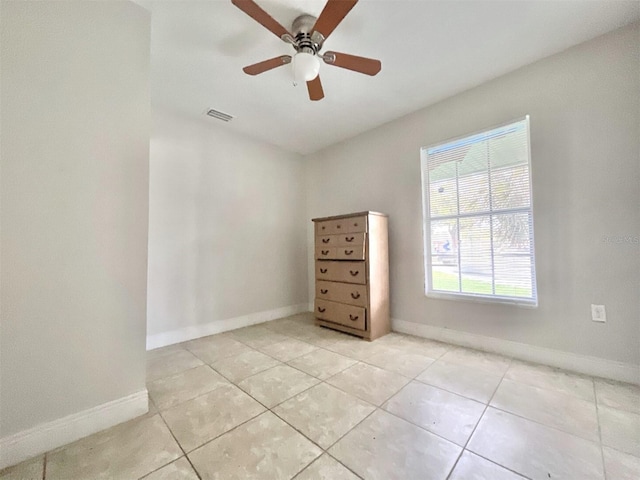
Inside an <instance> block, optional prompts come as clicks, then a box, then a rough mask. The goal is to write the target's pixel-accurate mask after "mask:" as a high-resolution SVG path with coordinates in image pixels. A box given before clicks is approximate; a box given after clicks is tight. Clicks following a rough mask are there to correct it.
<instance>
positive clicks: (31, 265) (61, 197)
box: [0, 1, 150, 468]
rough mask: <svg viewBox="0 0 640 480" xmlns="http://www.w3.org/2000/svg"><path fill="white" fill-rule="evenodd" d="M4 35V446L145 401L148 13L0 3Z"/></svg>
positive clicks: (121, 6) (108, 5)
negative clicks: (7, 440)
mask: <svg viewBox="0 0 640 480" xmlns="http://www.w3.org/2000/svg"><path fill="white" fill-rule="evenodd" d="M1 30H2V36H1V43H2V46H1V48H2V50H1V56H2V95H1V102H2V104H1V105H2V106H1V108H2V131H1V135H2V180H1V187H2V197H1V199H2V214H1V222H2V223H1V228H2V234H1V242H2V257H1V260H2V274H1V282H2V291H1V297H0V298H1V302H2V321H1V328H2V331H1V336H0V350H1V360H2V363H1V365H0V387H1V391H0V405H1V406H2V407H1V409H0V439H1V437H7V436H10V435H12V434H16V433H17V432H22V431H25V430H28V429H31V428H32V427H36V426H38V425H40V424H43V423H46V422H49V421H53V420H57V419H60V418H61V417H64V416H67V415H73V414H76V413H78V412H81V411H85V410H87V409H90V408H93V407H96V406H99V405H103V404H105V403H107V402H111V401H114V400H118V399H121V398H123V397H127V396H129V395H130V394H135V393H141V396H140V398H142V400H143V401H145V400H146V390H145V357H144V355H145V317H146V274H147V215H148V159H149V152H148V149H149V143H148V142H149V140H148V139H149V123H150V122H149V117H150V112H149V110H150V107H149V85H148V83H149V38H150V18H149V14H148V13H147V12H146V11H145V10H143V9H142V8H140V7H138V6H136V5H134V4H131V3H129V2H82V1H78V2H4V1H3V2H2V19H1ZM85 426H86V425H85ZM104 426H105V425H104V424H103V425H102V427H103V428H104ZM54 433H56V434H57V433H59V432H54ZM85 434H86V431H85ZM21 438H22V437H21ZM40 440H42V439H41V438H40V439H39V440H38V441H40ZM49 440H52V438H49ZM59 440H60V439H59ZM61 440H63V443H64V439H61ZM53 441H54V443H55V438H53ZM45 443H46V442H45ZM12 445H13V444H12ZM42 445H44V444H42ZM32 446H33V445H32ZM0 447H3V444H2V443H0ZM13 447H16V446H15V445H13ZM13 447H12V448H13ZM5 448H8V447H7V446H6V445H5ZM16 448H20V445H18V447H16ZM25 452H26V454H35V453H38V452H35V451H23V452H16V451H13V453H14V454H16V455H18V456H19V455H20V454H21V453H25ZM5 453H7V452H6V451H5V452H2V458H3V459H4V460H3V461H6V458H5ZM15 458H18V457H15ZM9 461H11V460H9ZM0 468H1V465H0Z"/></svg>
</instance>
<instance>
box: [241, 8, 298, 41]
mask: <svg viewBox="0 0 640 480" xmlns="http://www.w3.org/2000/svg"><path fill="white" fill-rule="evenodd" d="M231 3H233V4H234V5H235V6H236V7H238V8H239V9H240V10H242V11H243V12H244V13H246V14H247V15H249V16H250V17H251V18H253V19H254V20H255V21H256V22H258V23H259V24H260V25H262V26H263V27H265V28H266V29H267V30H270V31H271V32H273V33H274V34H275V35H276V36H277V37H278V38H282V36H283V35H291V34H290V33H289V32H288V31H287V29H286V28H284V27H283V26H282V25H280V24H279V23H278V22H277V21H276V20H274V18H273V17H272V16H271V15H269V14H268V13H267V12H265V11H264V10H263V9H262V8H260V6H259V5H258V4H257V3H256V2H254V1H253V0H231Z"/></svg>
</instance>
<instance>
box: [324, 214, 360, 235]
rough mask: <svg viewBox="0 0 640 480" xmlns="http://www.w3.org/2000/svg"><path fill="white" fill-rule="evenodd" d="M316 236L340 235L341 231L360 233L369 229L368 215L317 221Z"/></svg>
mask: <svg viewBox="0 0 640 480" xmlns="http://www.w3.org/2000/svg"><path fill="white" fill-rule="evenodd" d="M315 225H316V236H321V235H339V234H341V233H358V232H366V231H367V217H366V216H364V215H363V216H362V217H351V218H338V219H336V220H323V221H321V222H316V224H315Z"/></svg>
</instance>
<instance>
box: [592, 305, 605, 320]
mask: <svg viewBox="0 0 640 480" xmlns="http://www.w3.org/2000/svg"><path fill="white" fill-rule="evenodd" d="M591 320H593V321H594V322H602V323H604V322H606V321H607V312H606V311H605V309H604V305H594V304H591Z"/></svg>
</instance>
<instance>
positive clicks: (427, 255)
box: [420, 115, 538, 308]
mask: <svg viewBox="0 0 640 480" xmlns="http://www.w3.org/2000/svg"><path fill="white" fill-rule="evenodd" d="M522 121H524V122H525V123H526V130H527V156H528V159H527V160H528V167H529V168H528V173H529V198H530V206H529V207H528V208H518V209H514V211H515V210H517V211H526V212H530V214H531V225H530V242H531V243H530V245H531V257H532V267H531V273H532V279H531V283H532V284H531V288H532V295H533V298H524V297H510V296H501V295H496V294H474V293H465V292H449V291H441V290H432V289H431V285H432V284H433V278H432V273H433V271H432V268H431V265H432V258H431V223H430V222H431V218H430V205H429V199H430V191H429V183H428V181H427V176H428V171H427V170H428V169H427V152H428V151H429V150H430V149H433V148H436V147H440V146H443V145H446V144H449V143H453V142H456V141H458V140H462V139H466V138H470V137H474V136H476V135H482V134H486V133H488V132H490V131H491V130H495V129H499V128H502V127H506V126H508V125H511V124H514V123H518V122H522ZM420 171H421V180H422V185H421V189H422V214H423V219H422V228H423V240H424V244H423V249H424V280H425V283H424V292H425V296H427V297H431V298H440V299H446V300H458V301H460V300H462V301H472V302H481V303H499V304H509V305H516V306H521V307H529V308H537V307H538V288H537V275H536V268H535V244H534V238H535V235H534V231H533V223H534V220H533V219H534V212H533V182H532V168H531V131H530V122H529V115H525V116H524V117H520V118H516V119H514V120H510V121H508V122H504V123H501V124H499V125H495V126H492V127H488V128H483V129H482V130H478V131H475V132H473V133H468V134H465V135H460V136H458V137H454V138H450V139H446V140H443V141H440V142H437V143H434V144H431V145H428V146H425V147H421V149H420ZM459 196H460V192H457V197H458V198H459ZM499 213H509V210H500V211H499ZM483 214H486V212H483ZM469 216H475V214H474V215H468V214H467V215H465V214H462V215H461V214H460V212H457V215H455V217H454V216H453V215H452V217H454V218H457V219H460V218H465V217H469ZM444 218H447V217H444ZM434 220H440V218H439V217H435V218H434ZM458 265H459V262H458ZM492 268H493V267H492Z"/></svg>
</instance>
